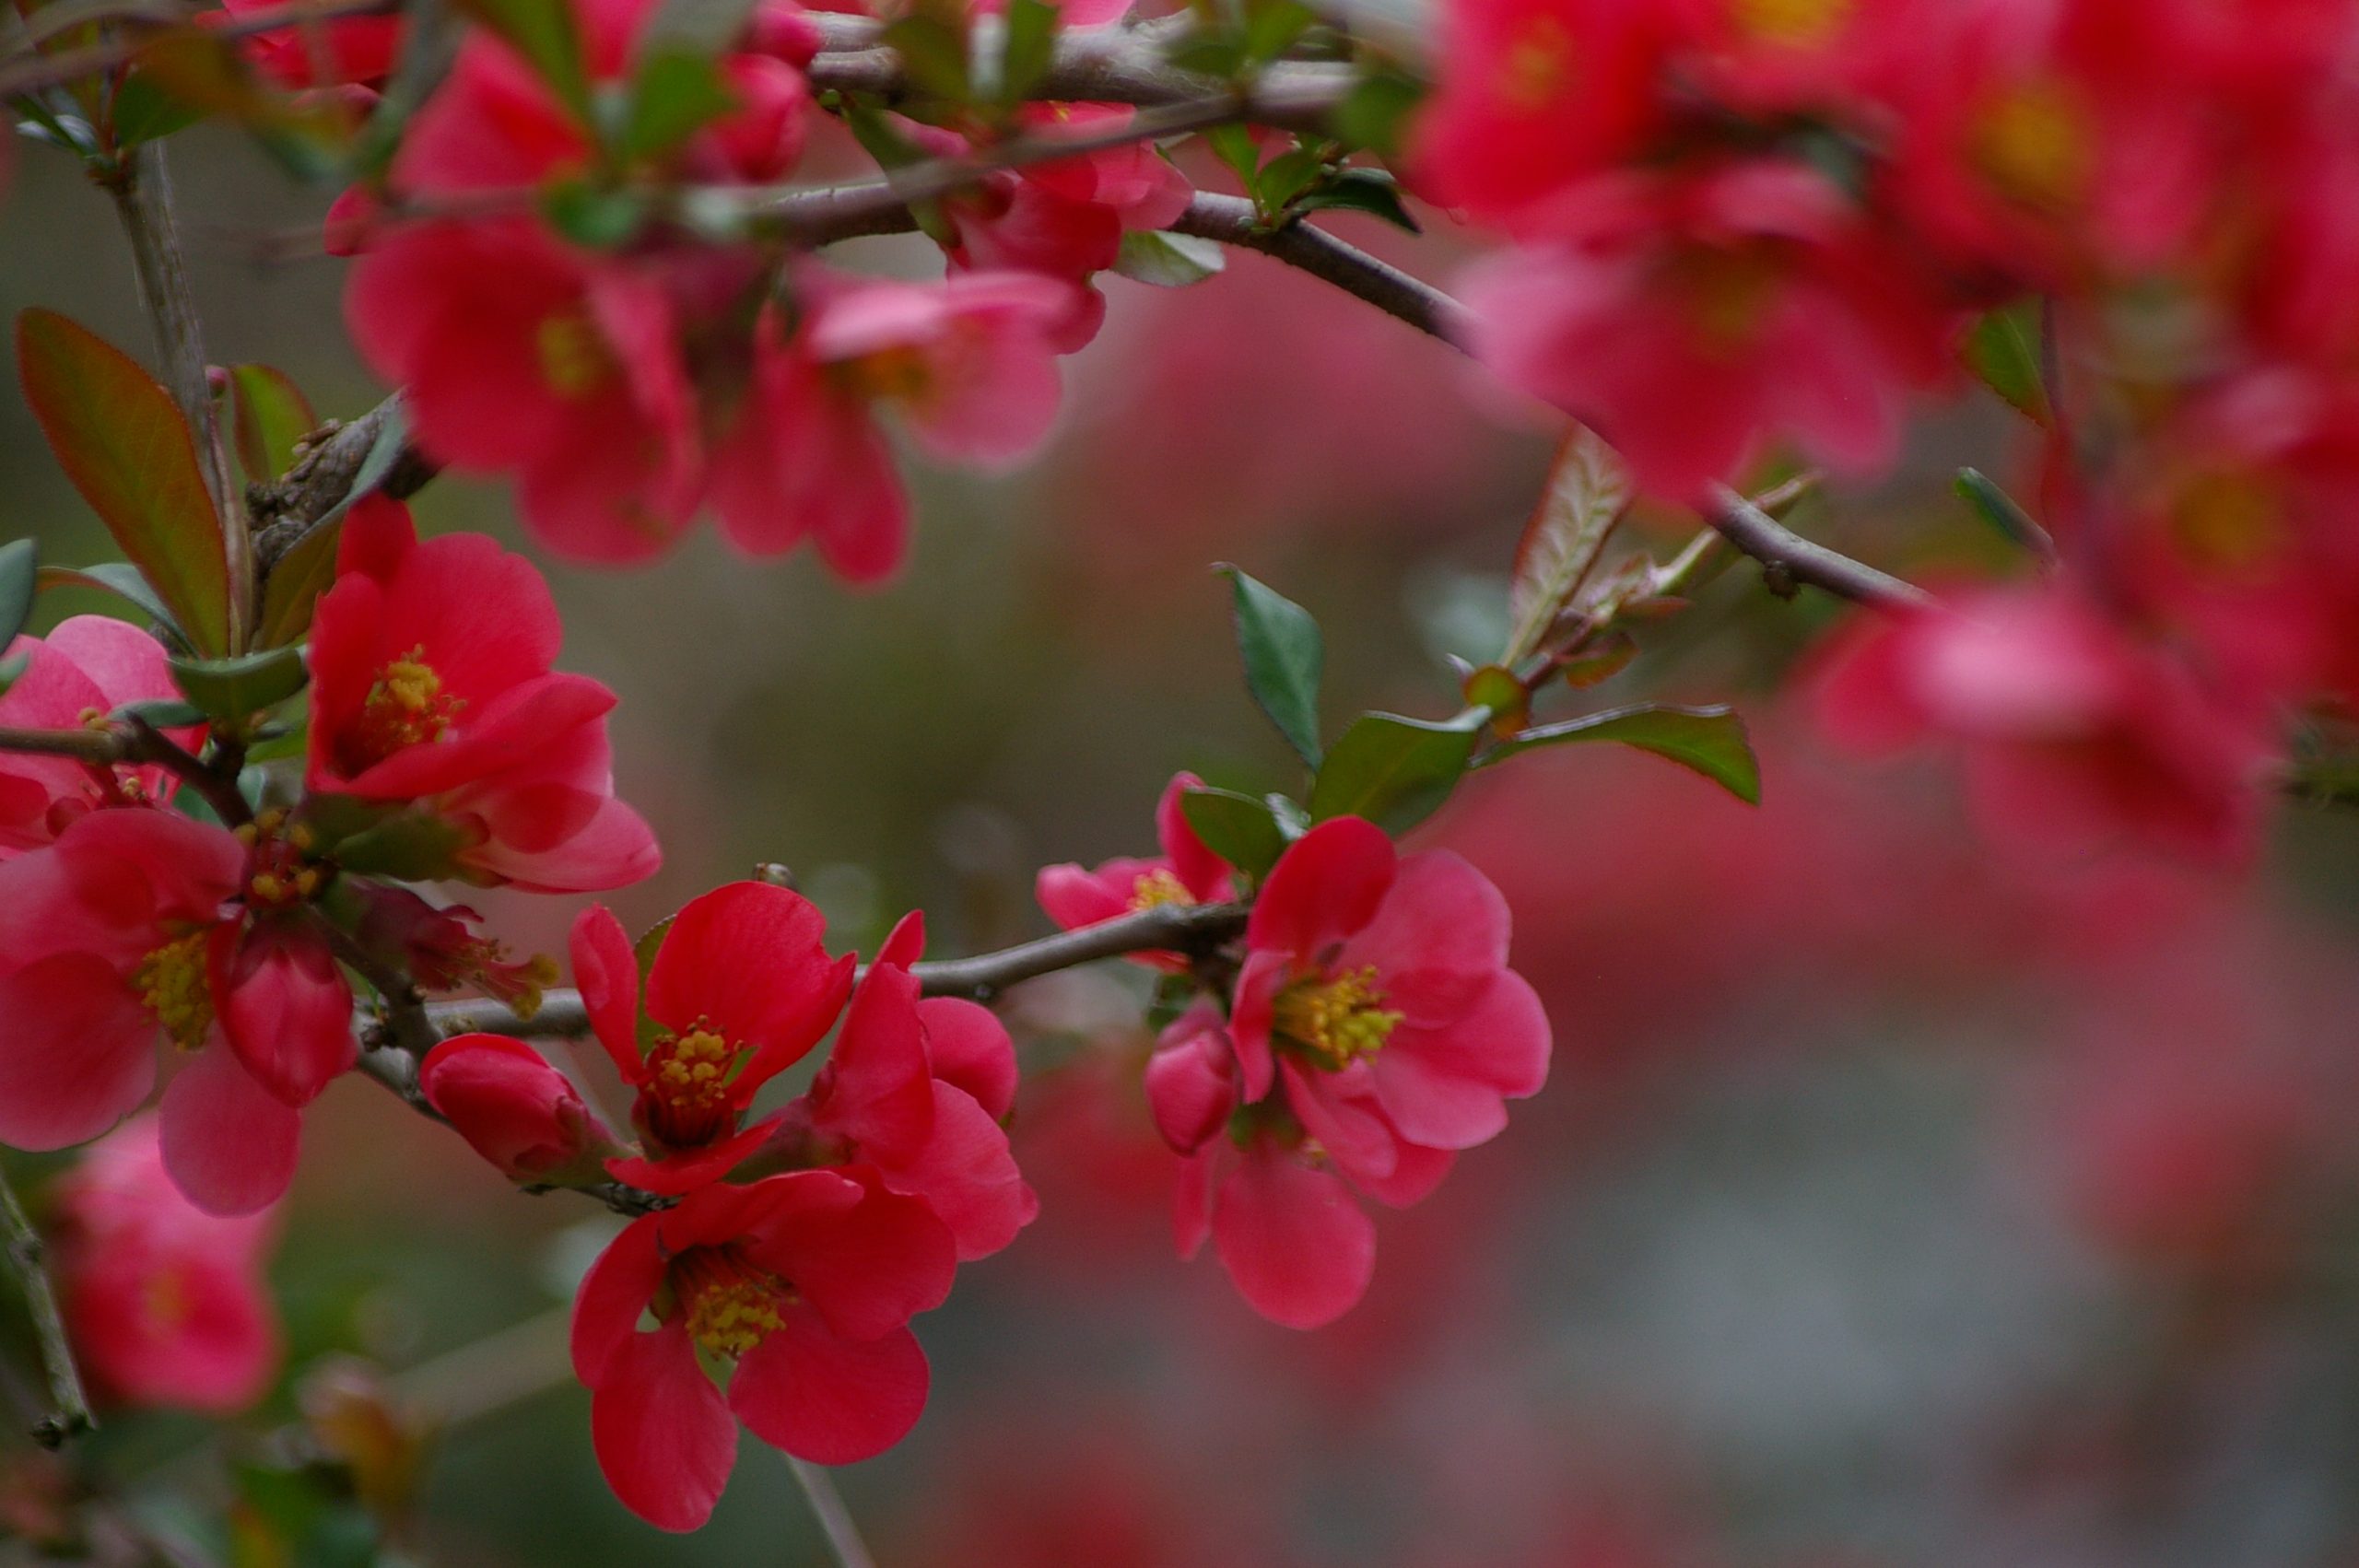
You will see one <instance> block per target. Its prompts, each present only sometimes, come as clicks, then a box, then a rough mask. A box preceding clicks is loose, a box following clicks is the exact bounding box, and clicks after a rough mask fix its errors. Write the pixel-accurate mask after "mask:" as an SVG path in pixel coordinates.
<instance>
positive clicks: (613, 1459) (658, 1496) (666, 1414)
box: [590, 1323, 737, 1530]
mask: <svg viewBox="0 0 2359 1568" xmlns="http://www.w3.org/2000/svg"><path fill="white" fill-rule="evenodd" d="M590 1440H591V1443H592V1445H593V1446H595V1447H596V1449H597V1450H598V1469H600V1470H602V1471H603V1472H604V1474H605V1477H606V1484H607V1485H608V1486H611V1487H613V1488H614V1489H615V1495H616V1497H618V1498H620V1499H622V1504H623V1506H624V1507H626V1508H628V1509H629V1510H630V1511H631V1512H632V1513H634V1514H636V1515H639V1516H640V1518H642V1519H644V1520H646V1521H647V1522H648V1523H649V1524H651V1525H653V1526H654V1527H656V1528H658V1529H664V1530H693V1529H696V1528H698V1527H700V1526H701V1525H703V1523H704V1522H705V1520H706V1519H708V1518H710V1516H711V1515H712V1505H713V1504H716V1503H718V1502H720V1501H721V1493H722V1491H723V1490H724V1489H725V1488H726V1487H727V1486H728V1485H729V1472H730V1469H732V1468H733V1467H734V1466H735V1464H736V1463H737V1422H736V1421H735V1419H734V1417H732V1416H731V1415H730V1413H729V1406H728V1405H727V1403H726V1402H724V1401H723V1400H722V1397H721V1390H720V1389H718V1388H715V1387H713V1386H712V1383H711V1380H710V1379H709V1378H707V1377H706V1376H705V1375H704V1368H703V1367H701V1366H699V1365H698V1364H697V1353H696V1348H695V1346H694V1345H693V1344H692V1343H691V1342H690V1341H689V1339H688V1331H687V1328H686V1327H685V1326H684V1325H682V1324H678V1323H675V1324H673V1325H671V1326H670V1327H669V1328H661V1329H658V1330H657V1331H656V1332H654V1333H652V1334H635V1335H633V1336H632V1337H631V1338H630V1339H629V1340H628V1341H627V1342H625V1343H624V1344H623V1345H622V1346H621V1347H619V1348H618V1349H617V1350H616V1352H615V1353H614V1355H613V1356H612V1357H611V1358H609V1360H608V1361H607V1363H606V1368H605V1377H604V1380H603V1381H602V1382H601V1383H600V1384H599V1385H598V1387H596V1388H594V1389H593V1390H592V1392H591V1396H590Z"/></svg>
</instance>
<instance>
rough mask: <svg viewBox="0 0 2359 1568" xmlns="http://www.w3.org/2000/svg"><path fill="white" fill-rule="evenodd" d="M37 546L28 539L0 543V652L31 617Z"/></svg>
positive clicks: (36, 567) (14, 638)
mask: <svg viewBox="0 0 2359 1568" xmlns="http://www.w3.org/2000/svg"><path fill="white" fill-rule="evenodd" d="M39 555H40V552H39V548H38V547H37V546H36V545H35V544H33V542H32V541H31V540H29V539H18V540H13V541H11V542H10V543H8V544H0V652H6V651H7V648H8V645H9V644H10V643H12V642H14V641H16V640H17V638H18V634H19V633H21V632H22V631H23V630H24V629H25V623H26V622H27V621H29V620H30V619H32V614H33V590H34V588H35V586H36V585H37V584H38V583H39V581H40V575H41V574H40V572H39V570H38V568H39V567H40V564H41V563H40V559H39Z"/></svg>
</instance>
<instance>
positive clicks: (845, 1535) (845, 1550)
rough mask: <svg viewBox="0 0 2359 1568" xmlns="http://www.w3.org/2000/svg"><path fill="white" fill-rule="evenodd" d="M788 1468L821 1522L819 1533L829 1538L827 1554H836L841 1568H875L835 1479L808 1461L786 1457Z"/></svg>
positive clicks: (874, 1561)
mask: <svg viewBox="0 0 2359 1568" xmlns="http://www.w3.org/2000/svg"><path fill="white" fill-rule="evenodd" d="M785 1458H786V1468H787V1469H790V1470H792V1471H793V1472H794V1479H795V1480H797V1481H799V1482H801V1483H802V1486H803V1495H804V1498H805V1499H806V1500H808V1501H809V1503H810V1504H811V1515H812V1517H813V1518H816V1519H817V1520H818V1521H819V1531H820V1533H821V1534H822V1535H825V1536H826V1537H827V1550H830V1551H832V1552H834V1553H835V1556H836V1562H837V1563H838V1565H839V1568H876V1560H875V1559H874V1558H873V1557H871V1556H869V1555H868V1545H867V1543H866V1542H865V1541H863V1540H862V1539H860V1527H859V1526H857V1525H855V1524H853V1523H852V1520H851V1510H850V1509H848V1508H846V1507H845V1506H844V1500H843V1496H842V1494H841V1493H840V1492H837V1491H836V1482H835V1478H834V1477H832V1476H830V1475H828V1474H827V1471H826V1470H824V1469H820V1468H819V1467H818V1466H817V1465H815V1464H812V1463H811V1462H809V1461H808V1460H805V1459H798V1458H796V1457H794V1456H793V1455H792V1454H788V1455H786V1456H785Z"/></svg>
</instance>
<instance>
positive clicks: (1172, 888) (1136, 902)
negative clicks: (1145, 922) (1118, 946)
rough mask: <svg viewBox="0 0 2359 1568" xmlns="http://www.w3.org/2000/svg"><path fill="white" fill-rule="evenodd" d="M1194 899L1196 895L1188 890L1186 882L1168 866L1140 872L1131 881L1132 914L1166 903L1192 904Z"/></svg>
mask: <svg viewBox="0 0 2359 1568" xmlns="http://www.w3.org/2000/svg"><path fill="white" fill-rule="evenodd" d="M1195 901H1196V895H1194V894H1192V893H1191V892H1189V891H1188V884H1187V883H1184V882H1181V881H1180V876H1179V873H1178V872H1174V871H1172V870H1171V869H1170V868H1169V867H1168V866H1157V867H1156V868H1155V869H1154V870H1153V871H1150V872H1140V873H1139V875H1138V879H1137V880H1136V881H1134V882H1133V883H1131V911H1132V913H1133V914H1136V913H1139V912H1140V911H1143V910H1146V909H1160V908H1162V907H1164V906H1166V905H1168V904H1193V903H1194V902H1195Z"/></svg>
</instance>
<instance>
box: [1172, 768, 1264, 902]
mask: <svg viewBox="0 0 2359 1568" xmlns="http://www.w3.org/2000/svg"><path fill="white" fill-rule="evenodd" d="M1180 815H1182V816H1184V817H1186V818H1187V819H1188V825H1189V826H1190V827H1192V828H1194V829H1195V830H1196V837H1199V838H1201V839H1203V841H1204V848H1208V849H1210V850H1211V851H1212V852H1213V853H1214V854H1215V855H1218V856H1219V857H1220V858H1221V859H1222V860H1226V861H1227V862H1228V863H1229V864H1230V865H1232V866H1235V867H1236V868H1237V869H1238V871H1240V872H1244V873H1245V874H1246V875H1247V876H1250V877H1253V878H1255V879H1257V880H1258V879H1260V878H1262V877H1265V876H1267V875H1269V874H1270V868H1271V867H1272V866H1273V865H1276V864H1277V863H1278V857H1279V856H1280V855H1282V854H1284V853H1285V848H1286V835H1285V829H1284V828H1282V827H1280V826H1279V825H1278V820H1277V818H1276V816H1275V815H1274V814H1273V813H1272V812H1271V810H1270V808H1269V806H1268V805H1267V804H1265V803H1264V802H1261V801H1257V800H1255V799H1254V798H1253V797H1252V796H1250V795H1240V794H1238V793H1237V792H1236V791H1235V790H1189V791H1187V792H1186V793H1185V794H1183V795H1181V796H1180Z"/></svg>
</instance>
